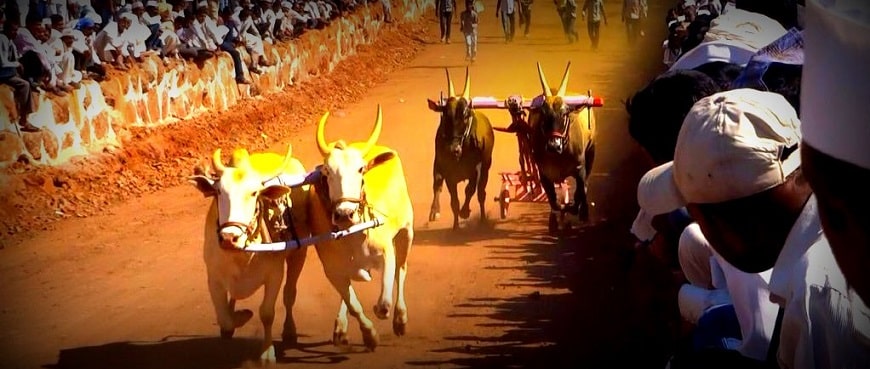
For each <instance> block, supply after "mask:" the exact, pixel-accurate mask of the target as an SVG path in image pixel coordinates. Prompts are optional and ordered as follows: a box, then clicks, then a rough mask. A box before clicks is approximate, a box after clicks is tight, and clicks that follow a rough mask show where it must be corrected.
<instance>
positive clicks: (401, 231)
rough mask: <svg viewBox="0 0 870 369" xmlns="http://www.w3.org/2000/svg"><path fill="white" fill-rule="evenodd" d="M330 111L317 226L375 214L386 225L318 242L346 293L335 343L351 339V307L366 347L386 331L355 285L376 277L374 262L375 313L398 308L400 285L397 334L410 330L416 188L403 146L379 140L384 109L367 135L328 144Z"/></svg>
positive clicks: (314, 194) (313, 203) (314, 209)
mask: <svg viewBox="0 0 870 369" xmlns="http://www.w3.org/2000/svg"><path fill="white" fill-rule="evenodd" d="M328 116H329V113H326V114H324V116H323V117H322V118H321V119H320V122H319V124H318V126H317V137H316V138H317V145H318V148H319V149H320V152H321V154H322V155H323V165H321V166H320V170H321V173H322V180H321V181H320V182H318V183H317V184H315V185H314V186H312V187H313V188H312V190H311V199H310V201H309V205H310V208H311V212H310V226H311V230H312V232H314V233H318V234H319V233H323V232H328V231H329V230H330V229H332V228H335V227H338V228H347V227H348V226H350V225H351V224H360V223H362V222H365V221H368V220H370V219H373V218H380V219H382V220H383V225H382V226H380V227H378V228H373V229H369V230H367V231H365V232H364V233H359V234H355V235H352V236H348V237H345V238H342V239H339V240H337V241H330V242H326V243H321V244H318V245H317V252H318V255H319V256H320V259H321V261H322V262H323V270H324V272H325V273H326V276H327V278H328V279H329V281H330V282H331V283H332V285H333V287H335V289H336V290H337V291H338V293H339V294H340V295H341V298H342V304H341V308H340V310H339V313H338V316H337V317H336V321H335V329H334V331H333V342H334V343H335V344H345V343H346V342H347V323H348V322H347V313H348V312H350V314H351V315H352V316H354V317H356V318H357V320H358V321H359V324H360V330H361V331H362V334H363V341H364V343H365V345H366V347H367V348H368V349H370V350H374V349H375V348H376V347H377V345H378V333H377V331H376V330H375V328H374V325H373V324H372V322H371V321H370V320H369V319H368V318H367V317H366V316H365V314H364V313H363V309H362V306H361V305H360V302H359V300H358V299H357V297H356V294H355V293H354V290H353V287H352V286H351V279H358V280H359V279H362V280H370V279H371V277H370V275H369V273H368V272H367V270H368V269H371V268H374V269H379V270H380V271H381V272H382V273H380V274H381V277H382V280H381V295H380V298H379V299H378V303H377V305H375V307H374V311H375V315H377V317H378V318H380V319H387V318H388V317H389V314H390V310H391V308H392V307H393V306H392V305H393V286H394V283H396V287H397V290H398V297H397V300H396V305H395V311H394V316H393V333H394V334H396V335H397V336H402V335H404V334H405V329H406V325H407V323H408V310H407V306H406V304H405V276H406V275H407V272H408V264H407V262H408V255H409V253H410V251H411V244H412V241H413V239H414V210H413V207H412V205H411V198H410V196H409V194H408V187H407V183H406V182H405V175H404V172H403V169H402V162H401V161H400V160H399V156H398V154H396V152H395V151H393V150H391V149H389V148H387V147H383V146H377V145H375V143H376V142H377V139H378V136H379V135H380V131H381V119H382V115H381V109H380V106H379V107H378V117H377V120H376V121H375V126H374V129H373V130H372V133H371V134H370V135H369V138H368V140H367V141H366V142H360V143H353V144H345V143H344V142H343V141H341V140H339V141H337V142H334V143H332V144H327V143H326V141H325V140H324V132H323V131H324V126H325V123H326V119H327V117H328Z"/></svg>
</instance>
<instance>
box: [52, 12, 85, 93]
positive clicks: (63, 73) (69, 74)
mask: <svg viewBox="0 0 870 369" xmlns="http://www.w3.org/2000/svg"><path fill="white" fill-rule="evenodd" d="M60 40H61V43H62V45H63V49H62V50H61V53H60V57H59V58H58V61H59V65H60V74H59V75H58V76H57V78H58V87H59V88H61V89H63V90H64V91H67V92H69V91H72V90H73V89H76V88H79V83H80V82H81V81H82V72H80V71H78V70H76V68H75V66H76V58H75V55H73V50H74V48H73V43H74V42H75V40H76V36H75V34H74V33H73V30H72V29H71V28H66V29H64V30H63V33H61V35H60Z"/></svg>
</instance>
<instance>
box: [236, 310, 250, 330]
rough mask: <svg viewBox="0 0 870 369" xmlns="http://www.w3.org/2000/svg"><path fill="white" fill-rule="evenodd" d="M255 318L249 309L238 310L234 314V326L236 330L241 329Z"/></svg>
mask: <svg viewBox="0 0 870 369" xmlns="http://www.w3.org/2000/svg"><path fill="white" fill-rule="evenodd" d="M253 317H254V312H253V311H250V310H248V309H243V310H236V311H234V312H233V325H235V327H236V328H238V327H241V326H243V325H245V323H247V322H248V321H249V320H251V318H253Z"/></svg>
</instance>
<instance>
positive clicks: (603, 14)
mask: <svg viewBox="0 0 870 369" xmlns="http://www.w3.org/2000/svg"><path fill="white" fill-rule="evenodd" d="M601 20H603V21H604V25H605V26H606V25H607V12H606V11H604V2H601Z"/></svg>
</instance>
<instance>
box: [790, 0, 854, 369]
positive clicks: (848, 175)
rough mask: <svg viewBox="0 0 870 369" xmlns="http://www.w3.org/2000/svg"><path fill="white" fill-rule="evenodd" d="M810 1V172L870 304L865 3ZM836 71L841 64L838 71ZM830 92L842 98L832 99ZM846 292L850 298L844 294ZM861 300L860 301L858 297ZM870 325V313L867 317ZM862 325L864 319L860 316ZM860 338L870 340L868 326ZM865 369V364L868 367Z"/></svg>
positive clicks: (844, 260) (837, 250) (842, 261)
mask: <svg viewBox="0 0 870 369" xmlns="http://www.w3.org/2000/svg"><path fill="white" fill-rule="evenodd" d="M848 5H849V3H828V4H825V5H823V3H821V2H815V1H808V2H807V8H806V11H807V27H806V30H805V31H804V38H805V41H806V43H805V46H804V47H805V49H804V50H805V57H806V60H805V63H806V64H805V67H806V69H805V70H804V78H805V82H804V83H806V85H807V86H809V87H808V88H807V89H804V90H803V91H802V93H801V94H802V96H801V99H802V101H803V109H804V111H803V116H802V118H803V119H802V120H803V124H802V125H801V130H802V131H803V140H804V141H803V143H804V145H803V146H802V148H801V154H802V160H803V167H804V174H805V175H806V177H807V181H808V182H809V184H810V186H811V187H812V188H813V191H814V192H815V195H816V197H817V198H818V201H819V216H820V218H821V222H822V227H823V228H824V232H825V235H826V236H827V238H828V240H829V241H830V245H831V249H832V251H833V254H834V257H835V258H836V261H837V265H838V266H839V268H840V269H841V270H842V271H843V275H844V276H845V278H846V282H847V283H848V284H849V286H850V287H851V290H849V291H848V293H849V294H853V292H854V294H853V298H852V301H855V299H856V297H859V298H860V299H861V301H864V302H867V301H870V279H868V278H867V265H870V215H868V212H867V209H868V207H870V192H868V191H867V189H868V188H870V145H868V138H870V131H868V125H867V116H868V113H870V111H868V109H870V104H867V101H868V98H870V97H868V92H867V87H866V86H867V84H868V83H870V81H868V77H870V74H868V73H867V65H868V64H870V60H868V56H870V50H868V44H867V43H866V42H864V40H865V39H866V35H867V34H868V32H870V24H868V21H867V15H868V14H870V9H868V6H867V5H868V4H867V3H866V2H862V3H860V5H859V3H852V4H851V5H854V8H853V9H851V12H849V13H847V12H845V11H844V9H843V7H844V6H848ZM832 66H836V67H833V68H832ZM831 94H836V97H832V96H831ZM841 293H846V292H845V291H843V292H841ZM854 295H857V296H854ZM864 318H865V319H866V315H865V317H864ZM855 319H857V318H855ZM862 328H864V329H858V330H857V332H856V334H862V335H863V336H864V337H865V338H866V337H867V332H868V331H867V329H866V326H862ZM865 365H866V363H865Z"/></svg>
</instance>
